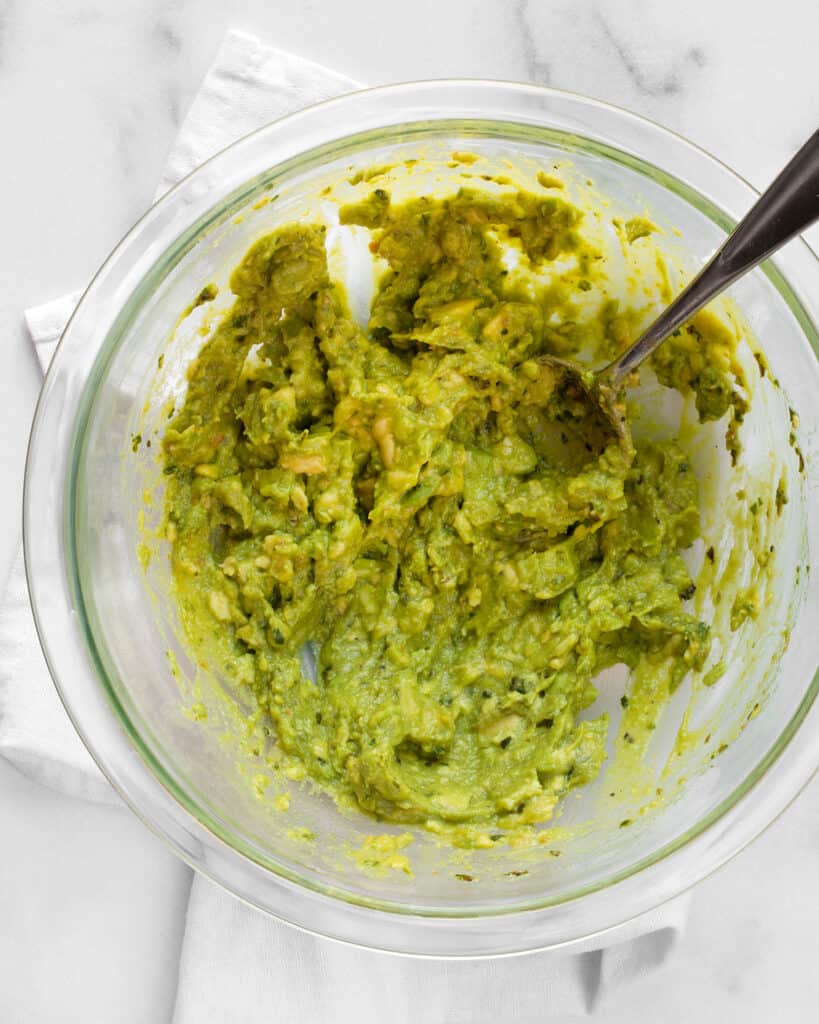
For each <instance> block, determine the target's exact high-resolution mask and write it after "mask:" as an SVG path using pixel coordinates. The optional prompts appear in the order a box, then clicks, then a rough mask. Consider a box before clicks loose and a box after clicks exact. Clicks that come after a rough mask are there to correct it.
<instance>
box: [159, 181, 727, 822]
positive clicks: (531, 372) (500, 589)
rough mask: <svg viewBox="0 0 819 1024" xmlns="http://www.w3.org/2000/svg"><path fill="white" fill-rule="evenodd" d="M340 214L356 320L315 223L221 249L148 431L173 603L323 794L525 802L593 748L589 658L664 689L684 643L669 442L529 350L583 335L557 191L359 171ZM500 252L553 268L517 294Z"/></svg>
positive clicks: (575, 250) (689, 376) (598, 752)
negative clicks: (354, 191) (614, 430)
mask: <svg viewBox="0 0 819 1024" xmlns="http://www.w3.org/2000/svg"><path fill="white" fill-rule="evenodd" d="M341 220H342V223H346V224H356V225H359V226H361V227H366V228H368V229H369V230H370V231H371V233H372V235H371V249H372V250H373V252H374V253H375V254H376V256H377V257H378V259H379V260H380V261H382V264H381V265H382V266H383V274H382V275H381V277H380V280H379V282H378V284H377V288H376V293H375V296H374V298H373V301H372V306H371V311H370V318H369V322H368V324H367V325H366V328H362V327H361V326H360V325H359V324H358V323H357V322H356V320H355V319H354V318H353V316H352V314H351V312H350V308H349V305H348V302H347V298H346V296H345V293H344V291H343V289H342V287H341V286H340V285H339V284H338V283H337V282H335V281H334V280H333V279H332V278H331V276H330V273H329V271H328V260H327V252H326V248H327V247H326V238H325V228H324V227H323V226H322V225H320V224H311V223H293V224H290V225H287V226H284V227H282V228H280V229H279V230H277V231H275V232H274V233H272V234H270V235H268V236H266V237H264V238H262V239H260V240H259V241H258V242H257V243H256V244H255V245H254V246H253V247H252V248H251V249H250V251H249V252H248V253H247V255H246V256H245V258H244V259H243V261H242V262H241V264H240V265H239V266H238V267H237V268H236V269H235V270H234V272H233V275H232V278H231V289H232V291H233V292H234V293H235V302H234V304H233V306H232V308H231V309H230V310H229V311H228V312H227V314H226V315H225V316H224V317H223V319H222V320H221V322H220V323H219V324H218V326H217V327H216V329H215V330H214V331H213V333H212V335H211V336H210V338H209V339H208V340H207V342H206V343H205V344H204V346H203V348H202V350H201V352H200V353H199V355H198V357H197V358H196V359H195V360H194V362H193V363H192V364H191V366H190V368H189V372H188V386H187V393H186V396H185V398H184V403H183V404H182V405H181V407H179V408H178V409H177V411H176V412H175V414H174V415H173V417H172V419H171V420H170V422H169V424H168V427H167V430H166V433H165V437H164V441H163V455H164V460H165V473H166V474H167V484H168V486H167V496H166V523H167V537H168V539H169V540H170V541H171V549H172V567H173V577H174V585H175V591H176V598H177V600H178V604H179V608H180V613H181V617H182V620H183V623H184V625H185V628H186V629H187V631H188V634H189V636H190V639H191V642H192V643H193V644H194V646H197V645H199V646H202V647H205V646H207V647H208V650H209V651H211V652H212V651H214V650H215V651H216V652H217V655H218V659H219V664H220V668H221V670H222V672H223V674H224V675H225V677H226V678H227V679H228V680H229V681H230V683H231V685H232V686H233V687H235V688H236V689H237V692H242V693H244V694H245V695H250V694H252V698H253V701H254V702H255V705H257V707H258V709H259V711H260V713H261V714H262V715H263V717H264V718H265V720H266V721H267V722H268V723H269V725H270V728H271V732H272V734H273V735H275V738H276V743H277V745H278V748H279V749H280V750H281V751H282V753H283V756H286V757H288V758H289V759H291V761H294V762H295V763H297V764H300V765H301V766H302V767H303V774H305V775H306V776H308V777H309V778H310V779H311V780H313V782H314V783H315V784H317V785H318V786H319V787H321V789H323V790H324V791H326V792H329V793H330V794H332V795H333V796H334V797H335V798H336V799H337V800H338V801H339V802H340V803H341V804H343V805H345V806H348V807H349V806H353V807H355V808H357V809H359V810H361V811H364V812H366V813H368V814H370V815H373V816H375V817H376V818H378V819H381V820H385V821H390V822H397V823H417V824H421V825H424V826H426V827H428V828H430V829H433V830H436V831H445V830H446V829H447V828H451V827H456V826H462V825H463V826H476V827H480V828H491V829H493V830H496V829H501V830H502V829H511V828H515V827H518V826H522V825H529V824H536V823H540V822H544V821H547V820H548V819H549V817H550V816H551V815H552V813H553V811H554V808H555V806H556V804H557V802H558V801H559V800H560V799H561V797H563V796H564V794H566V792H567V791H568V790H569V789H571V788H572V787H574V786H579V785H582V784H583V783H586V782H588V781H589V780H591V779H593V778H594V777H595V776H596V775H597V773H598V771H599V769H600V766H601V763H602V761H603V759H604V757H605V741H606V733H607V728H608V722H607V718H606V716H605V715H602V716H601V715H598V716H596V717H595V716H589V715H588V714H587V715H584V714H583V713H584V711H586V709H588V708H590V707H591V705H592V704H593V703H594V701H595V699H596V696H597V691H596V688H595V685H594V684H593V682H592V680H593V678H594V677H595V676H596V675H597V674H598V673H599V672H600V671H601V670H602V669H604V668H606V667H608V666H612V665H615V664H618V663H624V664H625V665H627V666H629V667H630V668H631V669H633V670H638V669H639V671H640V675H641V678H642V679H645V678H646V677H647V676H648V677H650V676H651V674H652V673H654V672H656V673H657V676H658V678H662V679H663V680H668V679H670V681H671V682H670V687H666V688H665V691H664V692H666V693H667V692H668V690H669V689H673V687H674V686H675V685H677V683H679V681H680V680H681V679H682V677H683V676H684V675H685V673H686V672H687V671H688V670H689V669H690V668H692V667H700V666H701V665H702V664H703V662H704V660H705V658H706V656H707V653H708V649H709V634H708V628H707V626H706V625H705V624H703V623H702V622H700V621H698V620H697V619H696V618H695V617H693V616H692V615H691V614H690V613H689V612H688V611H686V605H685V602H686V601H687V600H688V599H689V598H690V597H691V596H692V594H693V591H694V585H693V583H692V580H691V577H690V575H689V572H688V569H687V568H686V565H685V563H684V561H683V558H682V557H681V551H683V550H684V549H685V548H687V547H688V546H689V545H690V544H691V543H692V542H693V541H694V540H695V538H696V537H697V535H698V532H699V515H698V508H697V483H696V479H695V476H694V474H693V472H692V471H691V468H690V466H689V464H688V462H687V460H686V457H685V456H684V454H683V452H682V451H681V450H680V448H679V447H677V445H676V444H674V443H663V444H658V443H650V442H645V441H643V442H639V443H636V444H635V446H634V447H633V448H632V447H630V446H621V445H619V444H617V443H615V442H614V441H613V440H612V438H611V437H609V436H608V435H607V433H606V431H605V430H602V429H601V426H600V424H599V423H597V422H596V421H595V414H594V412H593V411H590V410H589V408H588V405H587V404H584V403H583V402H582V401H579V400H578V396H573V395H571V394H561V393H559V388H556V386H555V380H554V376H553V373H552V372H550V370H549V368H548V366H545V365H544V364H543V362H542V361H541V358H540V357H542V356H544V355H545V354H549V353H558V354H560V355H566V354H571V353H573V352H575V351H578V350H580V349H581V348H582V345H583V339H582V338H581V337H579V336H578V331H577V328H576V324H575V323H574V321H573V317H572V307H571V295H572V294H573V293H575V292H577V291H578V290H579V291H580V292H583V291H586V290H587V288H588V279H589V276H590V275H591V274H592V273H593V269H594V261H595V260H596V259H599V257H598V256H597V254H596V253H595V252H594V251H593V249H592V248H590V247H589V246H588V245H587V243H585V242H584V241H583V239H582V236H581V233H580V230H579V228H580V221H581V215H580V213H579V212H578V211H577V210H576V209H575V208H574V207H573V206H572V205H571V204H570V203H569V202H567V201H565V200H564V199H563V198H560V197H554V196H553V195H551V194H550V195H547V196H542V195H534V194H530V193H528V192H521V191H513V192H509V193H505V194H502V195H495V196H491V195H488V194H486V193H483V192H480V191H477V190H476V191H469V190H462V191H460V192H459V193H458V194H457V195H453V196H452V197H450V198H449V199H445V200H441V199H428V198H419V199H414V200H412V201H409V202H407V203H404V204H401V205H394V204H392V202H391V199H390V195H389V194H388V193H387V192H386V191H384V190H381V189H376V190H375V191H374V192H373V193H372V194H371V195H370V196H369V197H368V198H367V199H366V200H364V201H363V202H360V203H358V204H356V205H352V206H348V207H346V208H343V209H342V211H341ZM510 252H512V253H513V254H515V256H516V259H517V262H518V264H519V265H521V266H524V267H528V268H529V269H530V270H532V272H533V275H531V276H532V278H533V279H534V277H536V273H537V271H538V269H539V268H543V267H546V266H548V265H551V264H553V263H554V262H555V261H558V260H564V259H566V260H569V261H570V264H571V267H572V268H573V269H571V270H569V271H567V272H566V274H565V275H564V279H563V281H562V284H561V285H560V288H559V289H558V288H557V286H556V285H555V284H554V282H552V283H551V284H544V285H543V287H538V286H536V284H532V282H531V280H530V281H529V282H528V283H526V282H525V281H524V278H523V277H522V276H521V275H520V274H516V273H512V272H510V267H509V263H510V261H509V258H508V254H509V253H510ZM618 325H619V326H618ZM597 326H598V328H599V331H598V336H597V338H596V339H595V342H596V346H597V349H598V352H597V354H598V355H599V354H600V352H601V351H606V350H607V351H612V350H616V349H617V348H618V347H621V346H622V345H624V344H626V343H627V342H628V340H629V339H628V338H627V337H625V336H624V332H623V330H622V321H620V320H618V318H617V317H616V316H615V311H614V310H612V308H611V304H610V303H603V304H602V305H601V311H600V316H599V323H598V324H597ZM688 340H689V336H688V335H687V334H685V333H684V332H683V333H681V334H680V335H679V336H678V339H677V342H676V344H675V346H674V347H673V349H671V350H669V352H666V353H665V354H664V355H663V356H662V357H661V361H660V362H659V363H658V364H657V372H658V375H659V376H660V377H661V379H662V380H663V381H664V383H667V384H668V385H669V386H675V387H679V388H680V389H689V390H691V389H693V390H694V391H695V392H696V394H697V398H698V403H699V407H700V412H701V414H703V415H721V414H722V413H723V412H725V410H726V408H727V407H728V405H730V403H731V401H732V395H733V390H732V382H731V378H730V374H729V373H728V372H727V370H724V371H722V370H720V369H719V368H716V369H714V371H713V373H712V372H711V371H710V370H709V371H708V372H707V373H706V372H705V369H704V368H702V367H698V366H694V367H693V368H692V366H691V364H690V361H688V362H687V361H686V353H691V352H692V347H691V345H689V343H688ZM726 396H727V397H726ZM311 666H313V668H311ZM647 689H648V690H650V689H651V687H650V686H649V687H647ZM656 689H658V688H655V690H656Z"/></svg>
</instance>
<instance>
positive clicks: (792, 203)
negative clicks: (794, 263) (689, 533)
mask: <svg viewBox="0 0 819 1024" xmlns="http://www.w3.org/2000/svg"><path fill="white" fill-rule="evenodd" d="M817 219H819V130H817V131H815V132H814V133H813V135H811V137H810V138H809V139H808V141H807V142H806V143H805V144H804V145H803V146H802V148H801V149H800V150H799V152H798V153H797V154H796V156H794V157H793V159H792V160H791V161H790V163H788V165H787V166H786V167H785V168H784V169H783V170H782V171H781V172H780V173H779V175H778V177H777V178H776V179H775V180H774V182H773V183H772V184H771V185H769V186H768V188H767V189H766V191H765V192H764V193H763V194H762V195H761V196H760V198H759V199H758V200H757V202H756V203H755V204H754V206H753V207H752V208H751V210H750V211H749V212H748V213H747V214H746V215H745V217H743V219H742V220H741V221H740V222H739V224H738V225H737V226H736V228H735V229H734V231H733V233H732V234H731V235H730V236H729V237H728V239H727V240H726V241H725V243H724V244H723V245H722V246H721V247H720V248H719V249H718V250H717V251H716V253H715V254H714V255H713V256H712V257H711V259H710V260H709V262H708V263H707V264H706V265H705V266H704V267H703V269H702V270H701V271H700V272H699V274H697V276H696V277H695V278H694V279H693V281H691V283H690V284H689V285H688V286H687V287H686V288H684V289H683V291H681V292H680V294H679V295H678V296H677V298H676V299H674V301H673V302H672V303H671V305H670V306H668V307H666V309H665V310H664V311H663V312H662V313H660V315H659V316H658V317H657V319H656V320H655V321H654V322H653V323H652V324H651V325H650V326H649V327H648V328H647V329H646V330H645V331H644V332H643V333H642V334H641V335H640V337H639V338H638V339H637V341H635V342H634V344H633V345H631V346H630V347H629V348H627V349H626V351H625V352H623V353H622V354H621V355H620V356H618V357H617V359H615V360H614V362H612V363H609V364H608V365H607V366H605V367H603V369H601V370H597V371H596V372H594V371H591V370H587V369H584V368H583V367H581V366H579V365H578V364H577V363H573V362H571V361H570V360H566V359H559V358H557V357H555V356H543V357H541V358H540V360H539V362H540V363H541V364H542V365H545V366H548V367H549V368H550V369H551V370H552V371H553V373H554V375H555V389H556V391H558V393H560V394H563V395H566V394H568V395H570V396H571V397H572V398H573V399H575V400H579V401H583V400H584V398H585V399H587V400H588V401H589V403H590V404H592V405H595V406H597V407H598V408H599V411H600V412H602V415H603V420H604V421H605V423H606V424H607V425H608V426H610V427H611V430H612V433H613V434H614V436H615V438H616V439H617V440H618V441H619V443H620V445H621V447H623V448H624V449H625V450H626V451H628V452H632V453H633V447H632V443H631V433H630V431H629V428H628V425H627V423H626V414H625V401H624V390H625V387H626V385H627V384H628V382H629V378H630V375H631V374H632V373H633V371H634V370H636V369H637V367H638V366H639V365H640V364H641V363H642V362H643V361H644V360H646V359H647V358H648V357H649V356H650V355H651V354H652V352H655V351H656V350H657V349H658V348H659V346H660V345H662V343H663V342H664V341H665V340H666V338H668V336H669V335H670V334H673V333H674V331H676V330H677V328H678V327H681V326H682V325H683V324H684V323H685V322H686V321H687V320H690V318H691V317H692V316H693V315H694V314H695V313H697V312H699V310H701V309H702V307H703V306H705V305H706V303H708V302H710V301H711V299H713V298H714V297H715V296H716V295H719V294H720V293H721V292H722V291H724V290H725V289H726V288H728V286H729V285H731V284H733V282H734V281H736V280H737V278H739V277H742V275H743V274H746V273H747V272H748V271H749V270H752V269H753V268H754V267H755V266H756V265H757V264H758V263H761V262H762V260H764V259H765V258H766V257H768V256H770V255H771V253H773V252H776V250H777V249H779V248H781V246H783V245H784V244H785V243H786V242H788V241H790V239H791V238H793V237H794V235H798V234H799V233H800V232H801V231H804V230H805V229H806V228H808V227H809V226H810V225H811V224H812V223H813V222H814V221H815V220H817Z"/></svg>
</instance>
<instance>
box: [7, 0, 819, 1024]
mask: <svg viewBox="0 0 819 1024" xmlns="http://www.w3.org/2000/svg"><path fill="white" fill-rule="evenodd" d="M228 27H240V28H245V29H247V30H248V31H252V32H255V33H257V34H258V35H260V36H262V37H263V38H265V39H267V40H268V41H270V42H273V43H276V44H277V45H279V46H282V47H285V48H289V49H292V50H294V51H297V52H301V53H303V54H304V55H305V56H309V57H312V58H313V59H315V60H318V61H321V62H324V63H326V64H329V65H332V66H334V67H336V68H338V69H339V70H341V71H344V72H346V73H347V74H349V75H351V76H353V77H355V78H357V79H360V80H362V81H367V82H372V83H380V82H388V81H397V80H406V79H412V78H422V77H452V76H472V77H499V78H510V79H533V80H536V81H541V82H547V83H549V84H551V85H554V86H558V87H561V88H565V89H570V90H576V91H578V92H583V93H587V94H590V95H593V96H597V97H600V98H602V99H606V100H608V101H610V102H614V103H619V104H622V105H623V106H626V107H630V108H631V109H633V110H636V111H638V112H640V113H643V114H646V115H648V116H650V117H653V118H656V119H657V120H659V121H662V122H663V123H665V124H667V125H668V126H670V127H672V128H674V129H676V130H678V131H680V132H682V133H683V134H685V135H687V136H689V137H690V138H692V139H693V140H694V141H696V142H699V143H700V144H702V145H703V146H705V147H706V148H708V149H710V150H711V151H712V152H713V153H715V154H716V155H717V156H719V157H721V158H722V159H724V160H725V161H726V162H727V163H729V164H731V165H732V166H734V167H735V168H736V169H737V170H738V171H739V172H740V173H741V174H743V175H744V176H745V177H747V178H748V179H749V180H750V181H751V182H752V183H754V184H755V185H758V186H761V185H764V184H765V182H766V180H767V179H768V178H770V176H771V175H772V174H773V173H774V172H775V171H776V170H777V168H778V167H779V166H780V165H781V164H782V163H783V162H784V160H785V159H786V158H787V156H788V155H789V153H790V152H791V151H792V150H793V149H795V148H796V146H797V145H798V144H799V142H800V141H801V140H802V139H803V138H804V137H806V136H807V135H808V134H809V133H810V131H812V130H813V129H814V128H815V127H816V126H817V124H819V72H818V71H817V64H816V54H817V53H819V17H817V14H816V6H815V0H780V2H779V3H777V4H773V5H772V4H771V3H770V2H769V0H766V2H765V3H763V2H762V0H710V2H707V0H689V2H687V3H685V4H676V5H674V4H669V3H664V2H657V0H654V2H651V0H595V2H586V0H583V2H578V0H557V2H552V0H515V2H508V0H415V2H414V3H407V2H406V0H404V2H398V0H380V2H379V3H378V4H373V3H371V2H365V0H348V2H347V3H339V2H338V0H289V2H288V3H282V2H281V0H278V2H276V0H233V2H232V3H231V4H230V5H225V4H223V3H219V2H217V0H96V2H95V0H86V2H83V0H0V140H2V141H0V153H2V160H1V161H0V166H2V178H0V180H2V183H3V188H2V191H1V192H0V225H2V232H1V233H0V338H2V341H0V474H2V477H0V478H2V479H3V480H5V481H6V483H5V485H4V487H3V494H2V499H0V578H4V577H5V573H6V571H7V569H8V566H9V564H10V561H11V558H12V554H13V551H14V548H15V546H16V544H17V542H18V536H19V526H18V524H19V518H20V512H19V509H20V493H21V486H22V469H23V460H24V455H25V441H26V435H27V431H28V424H29V422H30V419H31V415H32V411H33V408H34V403H35V401H36V396H37V390H38V386H39V378H38V373H37V370H36V367H35V363H34V359H33V356H32V355H31V353H30V352H29V350H28V347H27V344H26V341H25V338H24V335H23V329H22V322H21V311H22V309H23V308H24V307H25V306H28V305H32V304H34V303H36V302H38V301H42V300H45V299H47V298H51V297H53V296H56V295H58V294H61V293H62V292H64V291H67V290H69V289H71V288H75V287H77V286H79V285H81V284H82V283H83V282H84V281H85V280H86V279H87V278H88V277H89V275H90V274H91V273H93V271H94V269H95V267H96V266H97V265H98V263H99V262H100V261H101V259H102V258H103V257H104V256H105V255H106V253H107V252H108V250H109V249H110V248H111V246H112V245H113V244H114V243H115V242H116V241H117V240H118V238H119V237H120V235H121V234H122V233H123V232H124V231H125V230H127V228H128V227H129V226H130V224H131V223H132V222H133V221H134V220H135V219H136V218H137V217H138V216H139V214H140V212H141V211H142V209H143V208H144V206H145V204H146V203H147V202H148V201H149V199H150V196H151V194H152V192H153V189H154V185H155V182H156V179H157V177H158V174H159V171H160V168H161V166H162V164H163V161H164V158H165V154H166V152H167V150H168V148H169V146H170V143H171V140H172V138H173V136H174V133H175V130H176V127H177V125H178V124H179V120H180V117H181V115H182V113H183V112H184V110H185V108H186V105H187V103H188V101H189V99H190V97H191V96H192V95H193V93H194V92H195V90H196V88H197V84H198V82H199V79H200V77H201V75H202V74H203V72H204V70H205V68H206V66H207V65H208V63H209V62H210V60H211V58H212V55H213V53H214V51H215V49H216V47H217V45H218V43H219V41H220V40H221V37H222V35H223V34H224V31H225V30H226V28H228ZM811 240H812V241H813V243H814V245H816V244H817V242H819V232H817V231H816V229H814V232H813V233H812V235H811ZM0 657H2V652H0ZM0 839H2V847H0V849H2V853H1V854H0V1022H2V1024H23V1022H25V1024H40V1022H51V1021H56V1020H60V1021H62V1022H70V1021H83V1022H96V1021H105V1022H108V1021H117V1022H122V1024H131V1022H134V1024H136V1022H164V1021H168V1020H170V1013H171V1006H172V1000H173V992H174V986H175V970H176V958H177V955H178V949H179V941H180V936H181V929H182V923H183V912H184V904H185V898H186V894H187V886H188V884H189V877H188V872H187V870H186V869H185V868H183V867H182V866H181V865H180V864H179V863H177V862H176V861H175V860H174V859H173V858H172V857H171V856H170V855H169V854H167V853H166V852H165V851H164V850H163V849H162V847H161V846H160V844H159V843H158V841H157V840H155V839H154V838H153V837H152V836H151V835H150V834H149V833H148V832H147V831H145V830H144V829H143V828H142V827H141V826H140V825H139V824H138V823H137V822H136V821H135V820H133V819H132V818H131V817H130V816H129V815H128V814H126V812H124V811H118V810H113V809H110V808H109V809H104V808H99V807H90V806H88V805H84V804H81V803H78V802H77V803H75V802H72V801H70V800H64V799H61V798H59V797H56V796H55V795H53V794H51V793H49V792H46V791H43V790H41V789H39V788H37V787H36V786H34V785H32V784H30V783H28V782H26V781H25V780H23V779H22V778H20V777H19V776H18V775H17V774H16V773H15V772H14V771H13V770H12V769H11V768H9V767H8V766H7V765H5V764H3V763H1V762H0ZM818 905H819V781H815V782H814V783H813V784H812V786H810V787H809V788H808V789H807V791H806V792H805V793H804V794H803V795H802V796H801V797H800V798H799V800H798V801H797V802H796V804H795V805H794V806H793V807H792V808H791V809H790V810H789V811H788V812H787V813H786V814H785V815H784V816H783V818H782V819H781V820H780V821H779V822H778V823H776V824H775V825H774V826H773V827H772V828H771V829H770V830H769V831H768V833H767V834H766V835H765V836H763V837H762V838H761V839H760V840H758V841H757V842H756V843H755V844H753V846H752V847H751V848H750V849H749V850H747V851H746V852H744V853H743V854H741V855H740V856H739V857H737V858H736V859H735V860H734V861H733V863H731V864H730V865H728V866H727V867H726V868H724V869H723V870H722V871H720V872H719V873H718V874H717V875H716V876H714V877H712V878H711V879H709V880H707V881H706V882H704V883H702V884H701V886H700V887H699V888H698V890H697V893H696V898H695V901H694V909H693V913H692V919H691V923H690V927H689V929H688V931H687V934H686V937H685V939H684V940H683V943H682V946H681V948H680V951H679V955H678V956H677V958H676V960H675V962H674V963H673V965H672V966H671V967H669V968H668V969H667V971H666V972H665V973H664V974H661V975H658V976H656V977H654V978H651V979H648V980H646V981H645V982H640V983H639V984H638V985H637V986H636V987H635V988H633V989H632V990H630V991H628V992H625V993H623V994H622V996H621V997H618V998H617V1000H616V1001H615V1002H614V1003H613V1005H611V1006H610V1007H608V1008H607V1011H606V1014H605V1020H606V1021H607V1022H608V1024H618V1022H620V1021H623V1022H625V1021H629V1022H632V1021H634V1020H635V1019H636V1020H641V1019H643V1015H644V1013H645V1012H646V1011H647V1008H649V1007H653V1008H654V1009H653V1010H652V1017H653V1018H654V1019H660V1020H662V1021H664V1022H668V1024H675V1022H688V1021H692V1020H697V1021H700V1022H703V1024H710V1022H712V1021H713V1022H717V1021H719V1022H721V1024H724V1022H726V1021H729V1022H730V1021H734V1020H736V1021H740V1020H741V1021H743V1022H748V1021H750V1022H754V1021H768V1020H770V1019H772V1018H774V1019H775V1018H780V1019H784V1020H787V1021H789V1022H793V1024H799V1022H802V1021H805V1022H807V1021H812V1020H815V1019H816V1017H815V1013H816V1011H815V1007H816V1006H817V1005H819V972H817V971H816V968H815V955H814V949H815V908H816V907H817V906H818ZM270 1014H271V1019H275V1013H274V1011H273V1010H271V1011H270ZM262 1019H265V1018H264V1017H262ZM283 1024H287V1022H283ZM431 1024H444V1022H431ZM476 1024H481V1022H476Z"/></svg>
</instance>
